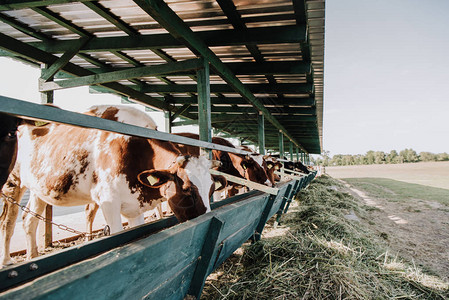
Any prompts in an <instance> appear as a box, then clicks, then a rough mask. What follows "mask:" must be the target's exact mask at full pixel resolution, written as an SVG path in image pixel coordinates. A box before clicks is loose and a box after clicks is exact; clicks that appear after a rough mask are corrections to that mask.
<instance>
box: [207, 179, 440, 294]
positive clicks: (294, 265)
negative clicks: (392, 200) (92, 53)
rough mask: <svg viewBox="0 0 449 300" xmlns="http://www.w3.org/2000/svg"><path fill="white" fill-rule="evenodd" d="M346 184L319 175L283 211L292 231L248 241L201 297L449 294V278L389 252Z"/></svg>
mask: <svg viewBox="0 0 449 300" xmlns="http://www.w3.org/2000/svg"><path fill="white" fill-rule="evenodd" d="M342 190H344V188H343V187H342V186H341V185H340V184H339V183H338V182H336V181H335V180H334V179H332V178H330V177H320V178H317V179H316V180H314V181H313V182H312V183H311V185H310V186H309V188H308V189H307V190H305V191H301V192H300V193H299V194H298V195H297V201H299V204H300V205H299V210H298V211H296V212H291V213H289V214H288V215H286V216H284V217H283V218H284V219H283V220H284V224H283V225H285V226H288V227H289V228H290V229H289V230H288V231H287V233H286V234H285V235H284V236H281V237H275V238H269V239H263V240H262V241H261V242H258V243H256V244H254V245H246V246H244V250H243V253H242V254H240V255H239V254H234V255H233V256H232V257H231V258H230V259H228V260H227V261H226V262H225V263H224V264H223V265H222V266H221V267H220V268H219V269H218V270H217V271H216V272H215V273H214V274H212V275H211V276H209V278H208V281H207V282H206V286H205V288H204V291H203V295H202V299H449V291H448V286H447V283H445V282H442V281H441V280H439V279H438V278H437V277H434V276H427V275H425V274H423V273H422V272H421V271H420V270H418V269H417V268H415V267H413V266H412V265H410V264H409V265H407V264H406V263H404V262H402V261H401V260H400V259H399V258H397V257H394V256H391V255H390V254H389V253H388V251H387V249H386V247H385V244H384V242H383V241H382V239H381V238H379V237H377V236H375V235H374V233H372V232H369V231H368V230H367V229H366V227H365V226H364V225H363V223H364V222H367V221H368V220H364V217H366V212H365V208H364V207H362V206H361V205H360V204H359V203H358V201H357V200H356V199H354V198H353V197H352V196H351V195H350V194H348V193H346V192H342ZM348 215H350V216H354V215H357V216H358V217H359V218H360V219H359V220H357V219H355V220H354V219H353V218H348V217H347V216H348ZM345 216H346V217H345Z"/></svg>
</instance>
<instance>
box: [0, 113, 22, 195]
mask: <svg viewBox="0 0 449 300" xmlns="http://www.w3.org/2000/svg"><path fill="white" fill-rule="evenodd" d="M20 122H21V120H20V119H19V118H16V117H13V116H10V115H7V114H3V113H0V189H1V188H2V187H3V185H4V184H5V182H6V180H7V178H8V175H9V173H10V172H11V170H12V168H13V166H14V162H15V161H16V154H17V135H16V131H17V127H18V126H19V124H20Z"/></svg>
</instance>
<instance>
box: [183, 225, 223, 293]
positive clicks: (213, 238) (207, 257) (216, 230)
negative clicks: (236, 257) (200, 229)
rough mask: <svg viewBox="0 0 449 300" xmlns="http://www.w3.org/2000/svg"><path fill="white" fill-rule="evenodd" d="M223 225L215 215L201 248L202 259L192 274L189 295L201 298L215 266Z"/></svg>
mask: <svg viewBox="0 0 449 300" xmlns="http://www.w3.org/2000/svg"><path fill="white" fill-rule="evenodd" d="M222 227H223V221H221V220H220V219H218V218H216V217H213V218H212V220H211V222H210V225H209V229H208V231H207V233H206V238H205V241H204V245H203V248H202V250H201V256H200V257H201V259H200V260H199V261H198V264H197V266H196V269H195V273H194V274H193V276H192V280H191V282H190V287H189V292H188V294H189V295H192V296H194V297H196V298H197V299H199V298H200V296H201V292H202V290H203V287H204V283H205V281H206V278H207V276H208V275H209V272H210V270H211V269H212V267H213V263H214V261H213V260H212V259H213V258H214V256H213V254H214V252H215V248H216V247H217V246H218V237H219V235H220V231H221V228H222Z"/></svg>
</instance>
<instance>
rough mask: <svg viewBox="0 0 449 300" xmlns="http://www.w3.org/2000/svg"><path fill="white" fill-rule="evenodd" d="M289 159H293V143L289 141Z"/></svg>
mask: <svg viewBox="0 0 449 300" xmlns="http://www.w3.org/2000/svg"><path fill="white" fill-rule="evenodd" d="M289 150H290V160H291V161H293V143H292V142H291V141H290V149H289Z"/></svg>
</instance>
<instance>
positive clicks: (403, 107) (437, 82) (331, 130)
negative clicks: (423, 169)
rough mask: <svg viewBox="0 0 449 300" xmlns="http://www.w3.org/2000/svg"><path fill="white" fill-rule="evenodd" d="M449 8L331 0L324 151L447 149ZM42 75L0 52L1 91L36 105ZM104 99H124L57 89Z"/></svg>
mask: <svg viewBox="0 0 449 300" xmlns="http://www.w3.org/2000/svg"><path fill="white" fill-rule="evenodd" d="M448 14H449V1H448V0H427V1H420V0H375V1H373V0H327V1H326V28H325V32H326V35H325V65H324V70H325V73H324V136H323V143H324V145H323V150H326V151H330V154H331V155H335V154H364V153H366V152H367V151H368V150H375V151H386V152H387V151H390V150H393V149H395V150H402V149H405V148H413V149H414V150H416V151H417V152H421V151H429V152H433V153H441V152H449V17H448ZM5 70H6V72H5ZM39 74H40V71H39V70H38V69H36V68H31V67H29V66H27V65H25V64H23V63H20V62H15V61H13V60H11V59H8V58H0V95H2V96H8V97H13V98H17V99H22V100H28V101H32V102H37V103H39V102H40V98H39V97H40V96H39V93H38V91H37V90H38V88H37V78H39ZM106 103H109V104H118V103H120V98H118V97H116V96H112V95H98V94H96V95H92V94H89V93H88V88H86V87H82V88H74V89H68V90H61V91H55V104H56V105H58V106H60V107H62V108H65V109H69V110H74V111H83V110H85V109H86V108H88V107H89V106H91V105H93V104H106ZM151 116H152V117H153V118H154V119H155V121H156V123H157V124H158V128H159V129H160V130H165V128H164V126H165V123H164V120H163V116H162V114H160V113H152V114H151ZM177 130H180V129H177ZM182 130H184V129H182ZM188 131H192V130H191V129H190V130H188Z"/></svg>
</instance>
